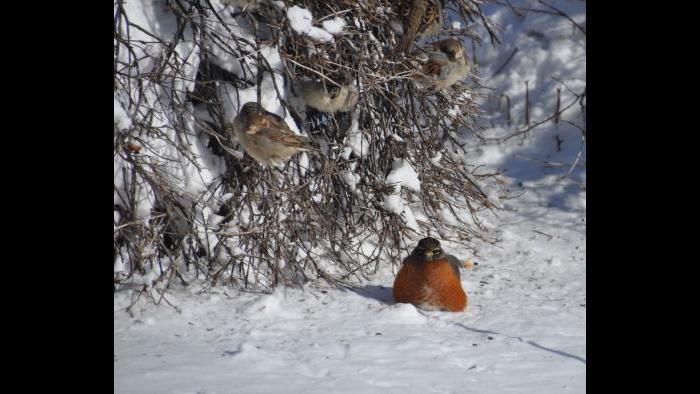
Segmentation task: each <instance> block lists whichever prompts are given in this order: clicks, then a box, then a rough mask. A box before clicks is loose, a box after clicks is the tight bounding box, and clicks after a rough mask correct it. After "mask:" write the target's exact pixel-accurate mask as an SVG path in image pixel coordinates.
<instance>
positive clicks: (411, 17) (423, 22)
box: [396, 0, 444, 53]
mask: <svg viewBox="0 0 700 394" xmlns="http://www.w3.org/2000/svg"><path fill="white" fill-rule="evenodd" d="M443 1H444V0H408V1H406V2H405V3H408V2H410V4H404V6H403V9H400V10H399V12H400V13H401V14H402V15H403V17H404V18H403V35H402V37H401V39H400V40H399V43H398V44H397V46H396V49H397V50H398V51H399V52H400V53H407V52H408V50H409V49H410V48H411V45H412V44H413V42H414V41H415V40H416V37H418V36H419V35H420V34H423V35H432V34H436V33H437V32H438V31H439V30H440V26H441V25H442V8H443Z"/></svg>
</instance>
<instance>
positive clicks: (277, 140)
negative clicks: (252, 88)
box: [228, 102, 319, 166]
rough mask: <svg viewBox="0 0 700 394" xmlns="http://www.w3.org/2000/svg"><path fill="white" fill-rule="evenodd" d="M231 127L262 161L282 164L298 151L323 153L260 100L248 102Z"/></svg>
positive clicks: (252, 154) (269, 164)
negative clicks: (266, 107) (263, 105)
mask: <svg viewBox="0 0 700 394" xmlns="http://www.w3.org/2000/svg"><path fill="white" fill-rule="evenodd" d="M228 129H229V132H231V133H232V134H233V135H234V136H235V137H236V138H237V139H238V142H239V143H240V144H241V145H242V146H243V148H244V149H245V151H246V152H248V154H249V155H250V156H251V157H252V158H253V159H255V160H256V161H257V162H258V163H260V164H264V165H268V166H278V165H282V164H284V162H286V161H287V160H288V159H289V158H290V157H292V155H294V154H295V153H298V152H302V151H311V152H319V150H318V148H316V147H314V146H313V145H312V144H311V140H310V139H309V138H308V137H304V136H301V135H298V134H294V132H293V131H292V130H291V129H290V128H289V126H287V123H286V122H285V121H284V119H283V118H282V117H280V116H278V115H276V114H273V113H272V112H268V111H266V110H265V109H264V108H262V107H261V106H260V105H258V103H256V102H247V103H245V104H244V105H243V108H241V111H240V112H239V113H238V115H237V116H236V117H235V118H234V119H233V123H231V125H230V127H229V128H228Z"/></svg>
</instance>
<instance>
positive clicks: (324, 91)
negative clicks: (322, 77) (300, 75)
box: [297, 77, 359, 113]
mask: <svg viewBox="0 0 700 394" xmlns="http://www.w3.org/2000/svg"><path fill="white" fill-rule="evenodd" d="M345 79H346V83H345V84H343V85H341V86H336V85H332V84H331V83H324V82H317V81H300V82H299V83H298V84H297V90H298V91H299V95H300V96H301V98H302V99H303V100H304V103H305V104H306V106H307V107H311V108H314V109H316V110H318V111H321V112H327V113H335V112H348V111H350V110H352V109H353V108H355V104H357V99H358V97H359V94H358V92H357V88H356V87H355V86H354V85H353V84H352V82H350V81H351V80H350V79H349V78H347V77H346V78H345Z"/></svg>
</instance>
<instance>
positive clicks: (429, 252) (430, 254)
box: [425, 250, 435, 260]
mask: <svg viewBox="0 0 700 394" xmlns="http://www.w3.org/2000/svg"><path fill="white" fill-rule="evenodd" d="M425 257H426V258H427V259H428V260H433V259H434V258H435V254H433V251H432V250H426V251H425Z"/></svg>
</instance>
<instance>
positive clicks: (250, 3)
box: [220, 0, 260, 11]
mask: <svg viewBox="0 0 700 394" xmlns="http://www.w3.org/2000/svg"><path fill="white" fill-rule="evenodd" d="M220 1H221V4H223V5H231V6H234V7H238V8H240V9H241V11H255V10H256V9H257V8H258V6H260V0H220Z"/></svg>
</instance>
